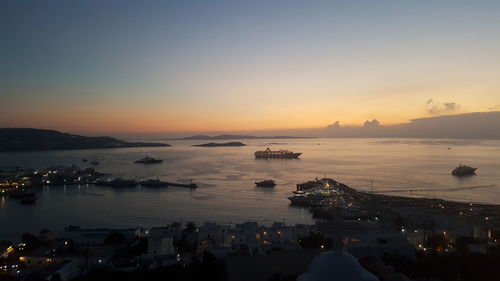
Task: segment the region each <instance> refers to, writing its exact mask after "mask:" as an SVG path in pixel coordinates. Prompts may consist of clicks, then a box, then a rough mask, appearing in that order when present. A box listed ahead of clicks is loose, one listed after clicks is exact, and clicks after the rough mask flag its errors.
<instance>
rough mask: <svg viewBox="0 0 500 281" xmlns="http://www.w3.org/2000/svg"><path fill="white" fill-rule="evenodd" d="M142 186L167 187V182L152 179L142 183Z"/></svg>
mask: <svg viewBox="0 0 500 281" xmlns="http://www.w3.org/2000/svg"><path fill="white" fill-rule="evenodd" d="M140 184H141V186H144V187H167V184H168V183H167V182H165V181H162V180H159V179H155V180H153V179H150V180H145V181H141V182H140Z"/></svg>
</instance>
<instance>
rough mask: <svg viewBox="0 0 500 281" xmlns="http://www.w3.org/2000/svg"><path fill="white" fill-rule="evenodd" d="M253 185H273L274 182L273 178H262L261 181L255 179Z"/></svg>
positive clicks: (274, 184)
mask: <svg viewBox="0 0 500 281" xmlns="http://www.w3.org/2000/svg"><path fill="white" fill-rule="evenodd" d="M255 185H256V186H258V187H275V186H276V183H275V182H274V180H263V181H256V182H255Z"/></svg>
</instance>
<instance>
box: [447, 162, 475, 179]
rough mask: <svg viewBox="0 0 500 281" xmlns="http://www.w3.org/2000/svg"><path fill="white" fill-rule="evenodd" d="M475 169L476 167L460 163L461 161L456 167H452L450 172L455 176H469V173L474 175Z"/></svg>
mask: <svg viewBox="0 0 500 281" xmlns="http://www.w3.org/2000/svg"><path fill="white" fill-rule="evenodd" d="M476 170H477V168H472V167H470V166H467V165H462V163H460V165H458V167H456V168H455V169H453V171H452V172H451V174H452V175H454V176H457V177H461V176H470V175H474V174H475V173H476Z"/></svg>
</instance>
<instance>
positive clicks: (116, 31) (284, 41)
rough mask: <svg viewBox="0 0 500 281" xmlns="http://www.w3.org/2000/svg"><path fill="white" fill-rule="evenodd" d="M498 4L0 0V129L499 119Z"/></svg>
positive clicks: (137, 129) (236, 127)
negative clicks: (492, 114) (479, 115)
mask: <svg viewBox="0 0 500 281" xmlns="http://www.w3.org/2000/svg"><path fill="white" fill-rule="evenodd" d="M498 15H500V1H460V0H449V1H445V0H432V1H431V0H429V1H424V0H421V1H410V0H394V1H385V0H378V1H373V0H371V1H357V0H344V1H334V0H332V1H295V0H287V1H273V0H268V1H235V0H233V1H229V0H228V1H218V0H213V1H201V0H200V1H189V0H184V1H174V0H172V1H127V0H121V1H103V0H95V1H94V0H86V1H83V0H73V1H50V0H47V1H29V0H26V1H15V0H1V1H0V42H1V44H0V98H1V99H0V127H34V128H46V129H56V130H61V131H68V132H73V133H88V134H105V133H150V132H187V131H189V132H196V131H200V132H201V131H227V132H231V131H244V130H248V131H251V130H272V129H300V128H321V127H326V126H327V125H329V124H331V123H333V122H335V121H337V120H338V121H340V124H341V125H349V126H355V125H359V126H362V125H363V123H364V122H365V120H372V119H377V120H379V121H380V123H381V124H384V125H392V124H399V123H405V122H408V121H409V120H412V119H416V118H422V117H432V116H439V115H450V114H461V113H468V112H485V111H495V110H500V80H499V79H498V77H500V17H499V16H498Z"/></svg>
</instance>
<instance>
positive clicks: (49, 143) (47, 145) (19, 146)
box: [0, 128, 170, 151]
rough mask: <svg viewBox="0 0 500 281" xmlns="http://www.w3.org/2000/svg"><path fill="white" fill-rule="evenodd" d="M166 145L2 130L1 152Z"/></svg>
mask: <svg viewBox="0 0 500 281" xmlns="http://www.w3.org/2000/svg"><path fill="white" fill-rule="evenodd" d="M165 146H170V145H168V144H165V143H149V142H126V141H122V140H118V139H115V138H112V137H85V136H79V135H71V134H68V133H61V132H58V131H53V130H42V129H31V128H3V129H0V151H23V150H70V149H92V148H119V147H165Z"/></svg>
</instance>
